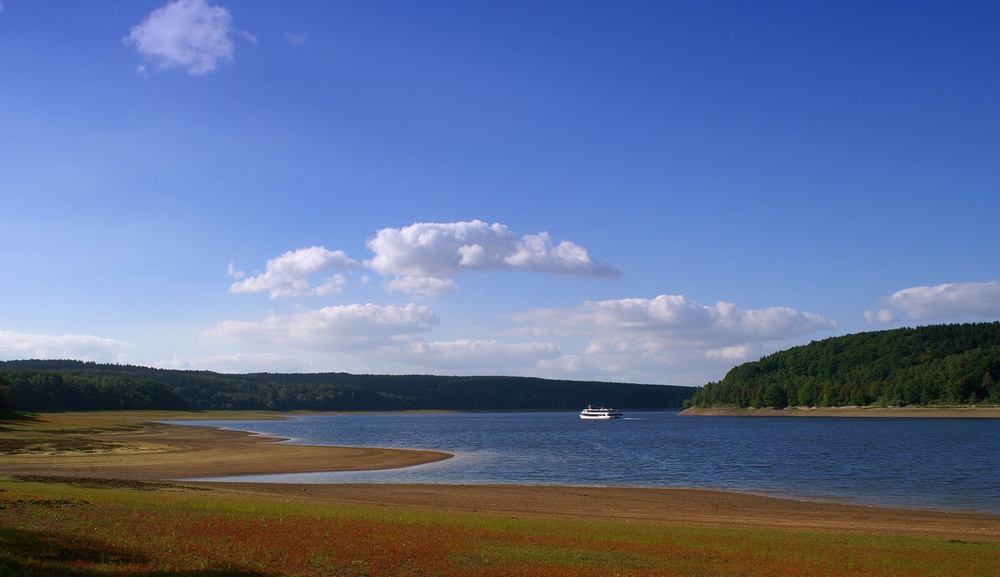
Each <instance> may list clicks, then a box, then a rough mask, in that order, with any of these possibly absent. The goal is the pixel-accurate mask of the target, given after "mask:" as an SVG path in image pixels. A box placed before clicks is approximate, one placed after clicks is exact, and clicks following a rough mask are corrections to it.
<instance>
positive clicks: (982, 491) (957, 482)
mask: <svg viewBox="0 0 1000 577" xmlns="http://www.w3.org/2000/svg"><path fill="white" fill-rule="evenodd" d="M185 424H195V425H210V426H219V427H226V428H231V429H240V430H247V431H254V432H257V433H261V434H266V435H273V436H279V437H287V438H290V439H293V441H292V442H295V443H306V444H314V445H350V446H375V447H403V448H418V449H434V450H439V451H446V452H449V453H454V454H456V455H457V456H456V457H455V458H453V459H448V460H446V461H443V462H439V463H433V464H430V465H421V466H418V467H410V468H407V469H397V470H391V471H376V472H340V473H309V474H298V475H269V476H255V477H240V478H239V479H240V480H253V481H271V482H314V483H356V482H364V483H514V484H559V485H587V486H595V485H624V486H635V487H695V488H704V489H724V490H737V491H746V492H754V493H763V494H777V495H782V496H791V497H799V498H807V499H822V500H834V501H844V502H851V503H860V504H872V505H891V506H902V507H921V508H922V507H930V508H944V509H951V510H963V509H967V510H977V511H986V512H992V513H1000V444H998V440H1000V420H997V419H877V418H856V419H855V418H781V417H777V418H739V417H679V416H677V414H676V413H627V414H626V418H625V419H622V420H615V421H583V420H581V419H580V418H579V417H577V415H576V413H502V414H464V413H463V414H377V415H322V416H318V415H317V416H304V417H298V418H295V419H292V420H287V421H214V422H207V423H206V422H204V421H199V422H186V423H185Z"/></svg>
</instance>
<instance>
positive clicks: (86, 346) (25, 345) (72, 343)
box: [0, 331, 128, 362]
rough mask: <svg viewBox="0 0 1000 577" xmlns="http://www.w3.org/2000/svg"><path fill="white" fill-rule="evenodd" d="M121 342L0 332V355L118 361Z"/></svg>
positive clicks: (120, 353) (12, 358)
mask: <svg viewBox="0 0 1000 577" xmlns="http://www.w3.org/2000/svg"><path fill="white" fill-rule="evenodd" d="M127 346H128V345H127V344H126V343H124V342H122V341H117V340H114V339H106V338H101V337H95V336H92V335H56V336H51V335H37V334H26V333H15V332H12V331H0V357H2V358H3V359H6V360H24V359H75V360H81V361H95V362H122V361H124V360H125V355H124V353H123V350H124V349H125V348H126V347H127Z"/></svg>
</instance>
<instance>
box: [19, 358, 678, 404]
mask: <svg viewBox="0 0 1000 577" xmlns="http://www.w3.org/2000/svg"><path fill="white" fill-rule="evenodd" d="M4 379H6V380H7V381H9V385H8V388H9V389H10V393H11V395H10V396H11V397H12V398H13V401H14V405H15V407H16V408H17V409H19V410H23V411H61V410H106V409H170V410H174V409H194V410H209V409H222V410H233V409H264V410H275V411H291V410H312V411H400V410H455V411H518V410H570V409H573V410H579V409H581V408H583V407H585V406H587V405H588V404H595V405H605V406H611V407H616V408H623V409H633V410H637V409H650V410H658V409H679V408H681V407H682V406H683V403H684V401H685V400H687V399H689V398H690V397H691V394H692V393H693V392H694V388H692V387H677V386H667V385H638V384H624V383H606V382H593V381H562V380H550V379H537V378H527V377H446V376H429V375H406V376H398V375H352V374H347V373H311V374H278V373H259V374H245V375H230V374H221V373H213V372H208V371H177V370H163V369H153V368H148V367H141V366H133V365H113V364H97V363H85V362H80V361H39V360H31V361H5V362H2V361H0V389H2V388H3V380H4ZM0 393H2V390H0Z"/></svg>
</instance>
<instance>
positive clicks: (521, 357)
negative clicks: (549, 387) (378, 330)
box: [400, 340, 560, 374]
mask: <svg viewBox="0 0 1000 577" xmlns="http://www.w3.org/2000/svg"><path fill="white" fill-rule="evenodd" d="M400 353H402V354H405V355H406V357H407V358H406V359H405V360H406V362H409V363H411V364H414V365H417V366H422V367H431V368H433V369H434V370H437V371H440V370H448V371H462V372H465V373H469V372H472V373H479V374H482V372H483V371H484V370H485V371H486V372H488V373H490V374H511V372H517V371H518V369H521V370H523V369H531V368H534V367H536V366H537V365H538V363H539V362H541V361H543V360H545V359H554V358H557V357H558V356H559V355H560V352H559V346H558V345H556V344H554V343H537V342H528V343H500V342H497V341H495V340H458V341H447V342H433V343H418V344H415V345H413V346H412V348H409V349H406V350H404V351H400Z"/></svg>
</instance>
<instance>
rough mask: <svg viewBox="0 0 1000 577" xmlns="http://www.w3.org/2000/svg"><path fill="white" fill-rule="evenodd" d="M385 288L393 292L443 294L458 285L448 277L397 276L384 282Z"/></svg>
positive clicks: (456, 288)
mask: <svg viewBox="0 0 1000 577" xmlns="http://www.w3.org/2000/svg"><path fill="white" fill-rule="evenodd" d="M385 288H386V290H388V291H389V292H394V293H406V294H423V295H443V294H448V293H453V292H456V291H458V285H457V284H455V281H453V280H451V279H450V278H434V277H420V276H404V277H397V278H394V279H392V280H390V281H389V282H387V283H386V284H385Z"/></svg>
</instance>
